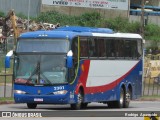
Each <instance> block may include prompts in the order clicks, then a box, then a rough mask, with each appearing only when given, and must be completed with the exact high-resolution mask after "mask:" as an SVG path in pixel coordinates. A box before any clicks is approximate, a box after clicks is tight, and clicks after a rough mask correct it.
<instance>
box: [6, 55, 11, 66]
mask: <svg viewBox="0 0 160 120" xmlns="http://www.w3.org/2000/svg"><path fill="white" fill-rule="evenodd" d="M5 68H10V56H6V57H5Z"/></svg>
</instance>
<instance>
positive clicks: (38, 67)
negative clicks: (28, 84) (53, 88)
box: [28, 62, 52, 84]
mask: <svg viewBox="0 0 160 120" xmlns="http://www.w3.org/2000/svg"><path fill="white" fill-rule="evenodd" d="M33 75H37V76H38V83H40V82H39V81H40V79H41V77H40V76H41V75H42V77H43V78H44V79H45V80H46V81H47V82H48V83H49V84H52V83H51V81H49V80H48V79H47V77H46V76H45V75H43V74H41V72H40V62H38V63H37V65H36V68H35V69H34V71H33V72H32V74H31V75H30V77H29V78H28V80H30V79H31V78H32V77H33Z"/></svg>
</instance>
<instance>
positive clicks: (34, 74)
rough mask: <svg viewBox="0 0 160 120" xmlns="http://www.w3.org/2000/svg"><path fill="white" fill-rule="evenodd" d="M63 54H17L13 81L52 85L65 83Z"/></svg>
mask: <svg viewBox="0 0 160 120" xmlns="http://www.w3.org/2000/svg"><path fill="white" fill-rule="evenodd" d="M65 56H66V55H65V54H63V55H62V54H61V55H57V54H54V55H46V54H45V55H17V56H16V58H15V70H14V71H15V73H14V77H15V83H20V84H33V85H37V84H38V85H39V84H43V85H53V84H61V83H66V82H67V79H66V73H67V71H66V70H67V69H66V67H65V64H66V59H65Z"/></svg>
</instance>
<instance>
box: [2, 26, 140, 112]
mask: <svg viewBox="0 0 160 120" xmlns="http://www.w3.org/2000/svg"><path fill="white" fill-rule="evenodd" d="M12 54H13V55H14V68H13V81H14V100H15V103H26V104H27V107H28V108H30V109H35V108H36V107H37V104H70V106H71V108H72V109H75V110H77V109H81V108H86V107H87V105H88V104H89V103H91V102H98V103H104V104H106V106H107V105H108V107H111V108H113V107H114V108H127V107H129V103H130V100H133V99H137V98H139V97H141V94H142V75H143V74H142V73H143V69H142V66H143V39H142V37H141V36H140V35H139V34H133V33H115V32H114V31H113V30H111V29H108V28H94V27H81V26H64V27H59V28H57V29H54V30H49V31H44V30H41V31H34V32H27V33H23V34H21V35H20V37H19V38H18V41H17V45H16V49H15V51H10V53H8V54H7V55H6V59H5V63H6V64H5V66H6V68H8V67H10V56H11V55H12Z"/></svg>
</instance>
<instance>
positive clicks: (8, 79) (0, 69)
mask: <svg viewBox="0 0 160 120" xmlns="http://www.w3.org/2000/svg"><path fill="white" fill-rule="evenodd" d="M12 63H13V62H11V68H7V69H6V71H5V68H4V57H1V58H0V83H4V82H5V76H1V75H4V74H12V73H13V64H12ZM5 72H6V73H5ZM6 83H12V76H6Z"/></svg>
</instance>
